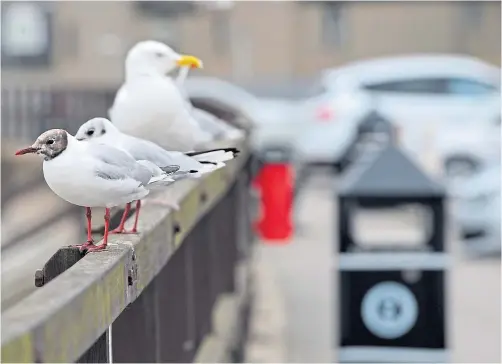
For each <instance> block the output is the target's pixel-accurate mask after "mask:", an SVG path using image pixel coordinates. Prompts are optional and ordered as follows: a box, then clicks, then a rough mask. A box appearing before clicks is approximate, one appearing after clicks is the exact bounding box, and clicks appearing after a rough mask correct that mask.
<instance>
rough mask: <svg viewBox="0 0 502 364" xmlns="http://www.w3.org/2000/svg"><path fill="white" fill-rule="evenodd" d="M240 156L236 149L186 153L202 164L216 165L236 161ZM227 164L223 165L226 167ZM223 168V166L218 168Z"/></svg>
mask: <svg viewBox="0 0 502 364" xmlns="http://www.w3.org/2000/svg"><path fill="white" fill-rule="evenodd" d="M238 154H239V150H238V149H236V148H219V149H212V150H206V151H202V152H189V153H186V155H187V156H189V157H192V158H193V159H195V160H196V161H198V162H200V163H206V164H215V165H218V163H223V162H226V161H229V160H232V159H234V158H235V157H237V155H238ZM224 165H225V164H223V166H224ZM218 168H221V166H218Z"/></svg>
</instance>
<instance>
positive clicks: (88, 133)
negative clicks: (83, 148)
mask: <svg viewBox="0 0 502 364" xmlns="http://www.w3.org/2000/svg"><path fill="white" fill-rule="evenodd" d="M86 134H87V135H89V136H91V135H92V134H94V129H89V130H87V133H86Z"/></svg>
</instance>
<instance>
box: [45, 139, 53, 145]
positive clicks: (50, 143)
mask: <svg viewBox="0 0 502 364" xmlns="http://www.w3.org/2000/svg"><path fill="white" fill-rule="evenodd" d="M45 144H47V145H52V144H54V139H49V140H48V141H47V142H46V143H45Z"/></svg>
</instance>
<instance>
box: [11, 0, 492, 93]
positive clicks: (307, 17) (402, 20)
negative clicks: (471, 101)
mask: <svg viewBox="0 0 502 364" xmlns="http://www.w3.org/2000/svg"><path fill="white" fill-rule="evenodd" d="M500 23H501V16H500V2H481V1H475V2H418V1H417V2H355V1H354V2H317V1H316V2H300V1H278V2H258V1H256V2H254V1H253V2H241V1H235V2H232V1H219V2H207V1H204V2H202V1H201V2H197V3H195V2H188V1H184V2H157V1H99V2H98V1H57V2H32V3H30V2H5V1H4V2H2V71H3V72H2V77H3V83H4V85H13V84H15V85H47V84H51V85H73V86H91V85H92V86H93V87H100V86H107V87H108V86H115V85H117V84H118V83H119V82H120V80H121V79H122V77H123V75H122V73H123V60H124V56H125V54H126V52H127V50H128V49H129V48H130V47H131V46H132V45H133V44H134V43H135V42H137V41H139V40H143V39H157V40H161V41H165V42H167V43H169V44H170V45H172V46H173V48H175V49H177V50H180V51H182V52H184V53H191V54H194V55H197V56H199V57H200V58H202V59H203V61H204V65H205V70H203V71H202V72H205V73H207V74H211V75H215V76H218V77H222V78H226V79H232V80H235V81H238V82H246V81H247V80H250V79H256V78H258V79H261V78H266V79H268V80H270V79H279V80H282V79H288V78H291V77H297V76H308V75H311V74H314V73H315V72H316V71H318V70H319V69H320V68H326V67H333V66H337V65H340V64H342V63H344V62H348V61H352V60H356V59H360V58H366V57H374V56H381V55H392V54H399V53H416V52H449V53H467V54H472V55H474V56H477V57H479V58H481V59H484V60H486V61H489V62H491V63H493V64H496V65H499V66H500V51H501V50H500V41H501V39H500V32H501V25H500Z"/></svg>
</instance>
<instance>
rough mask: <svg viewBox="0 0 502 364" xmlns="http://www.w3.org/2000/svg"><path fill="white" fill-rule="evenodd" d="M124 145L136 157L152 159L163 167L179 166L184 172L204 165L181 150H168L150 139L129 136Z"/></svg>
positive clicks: (198, 168)
mask: <svg viewBox="0 0 502 364" xmlns="http://www.w3.org/2000/svg"><path fill="white" fill-rule="evenodd" d="M124 147H125V149H126V150H127V151H128V152H129V153H130V154H131V155H132V156H133V158H134V159H136V160H147V161H150V162H152V163H154V164H156V165H157V166H158V167H160V168H161V169H163V168H166V167H168V166H179V167H180V168H179V170H180V171H181V172H184V171H190V170H200V169H201V168H202V165H201V164H200V163H199V162H198V161H196V160H195V159H193V158H190V157H188V156H186V155H185V154H183V153H181V152H176V151H167V150H165V149H163V148H162V147H160V146H158V145H157V144H155V143H152V142H150V141H148V140H144V139H140V138H135V137H131V136H128V138H127V139H125V140H124Z"/></svg>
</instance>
